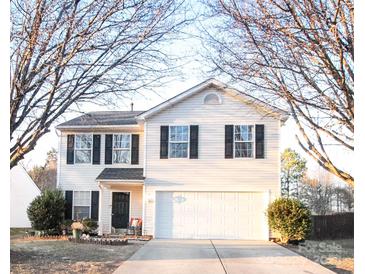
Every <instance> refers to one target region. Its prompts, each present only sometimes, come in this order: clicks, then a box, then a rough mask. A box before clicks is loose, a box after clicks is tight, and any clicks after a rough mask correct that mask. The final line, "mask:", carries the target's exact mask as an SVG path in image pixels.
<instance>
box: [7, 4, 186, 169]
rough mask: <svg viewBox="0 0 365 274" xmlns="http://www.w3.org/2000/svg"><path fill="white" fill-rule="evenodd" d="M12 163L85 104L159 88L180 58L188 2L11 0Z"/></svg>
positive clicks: (103, 101)
mask: <svg viewBox="0 0 365 274" xmlns="http://www.w3.org/2000/svg"><path fill="white" fill-rule="evenodd" d="M11 19H12V29H11V90H10V97H11V101H10V139H11V144H10V147H11V148H10V162H11V164H10V166H11V167H12V166H14V165H16V164H17V163H18V161H19V160H21V159H23V158H24V155H25V154H27V153H28V152H29V151H31V150H33V149H34V147H35V145H36V143H37V141H38V140H39V139H40V138H41V137H42V136H43V135H44V134H46V133H47V132H48V131H49V128H50V126H51V125H52V123H54V122H55V121H56V120H57V119H58V118H59V117H60V115H62V114H63V113H65V112H66V111H67V110H69V109H70V108H72V106H75V105H76V104H77V103H80V102H94V103H99V104H102V103H106V102H110V101H111V100H112V98H119V100H120V99H121V98H124V97H123V95H124V94H127V93H131V92H136V91H139V90H142V89H145V90H148V89H152V88H153V87H157V86H160V85H161V84H162V83H163V82H164V81H165V79H168V78H169V77H171V76H172V75H174V74H173V73H176V72H173V68H174V66H175V64H174V63H175V62H176V58H177V57H174V56H171V54H168V53H166V52H165V51H164V50H163V49H164V48H166V45H168V43H170V42H171V41H174V40H175V39H177V38H179V37H180V33H181V30H182V28H183V27H184V26H185V25H187V24H188V23H189V22H190V21H191V20H193V18H190V19H189V18H188V17H187V10H186V6H185V3H184V0H181V1H180V0H162V1H152V0H134V1H132V0H131V1H125V0H65V1H59V0H25V1H17V0H12V1H11Z"/></svg>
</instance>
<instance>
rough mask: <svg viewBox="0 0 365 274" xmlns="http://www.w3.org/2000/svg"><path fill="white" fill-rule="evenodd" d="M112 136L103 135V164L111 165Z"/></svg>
mask: <svg viewBox="0 0 365 274" xmlns="http://www.w3.org/2000/svg"><path fill="white" fill-rule="evenodd" d="M112 154H113V134H107V135H105V164H106V165H111V164H112V157H113V155H112Z"/></svg>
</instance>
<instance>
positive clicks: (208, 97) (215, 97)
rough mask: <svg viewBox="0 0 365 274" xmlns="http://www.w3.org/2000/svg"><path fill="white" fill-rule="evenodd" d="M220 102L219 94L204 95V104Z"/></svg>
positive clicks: (217, 103)
mask: <svg viewBox="0 0 365 274" xmlns="http://www.w3.org/2000/svg"><path fill="white" fill-rule="evenodd" d="M221 103H222V100H221V98H220V96H219V95H218V94H216V93H213V92H212V93H208V94H207V95H205V97H204V104H205V105H219V104H221Z"/></svg>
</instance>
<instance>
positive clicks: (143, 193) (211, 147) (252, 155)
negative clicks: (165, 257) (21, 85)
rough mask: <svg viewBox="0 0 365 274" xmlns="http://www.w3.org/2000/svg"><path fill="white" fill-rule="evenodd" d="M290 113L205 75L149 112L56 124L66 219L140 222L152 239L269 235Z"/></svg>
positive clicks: (104, 227) (113, 225) (110, 225)
mask: <svg viewBox="0 0 365 274" xmlns="http://www.w3.org/2000/svg"><path fill="white" fill-rule="evenodd" d="M286 119H287V114H286V113H285V112H283V111H281V110H279V109H276V108H273V107H270V106H268V105H267V104H265V102H262V101H260V100H258V99H255V98H252V97H250V96H248V95H247V94H244V93H243V92H240V91H238V90H236V89H234V88H231V87H228V86H226V85H225V84H223V83H221V82H219V81H217V80H214V79H210V80H207V81H205V82H203V83H201V84H199V85H197V86H194V87H192V88H191V89H189V90H187V91H185V92H183V93H181V94H179V95H177V96H175V97H173V98H171V99H169V100H167V101H165V102H163V103H161V104H159V105H157V106H155V107H153V108H151V109H149V110H147V111H103V112H91V113H89V114H86V115H82V116H80V117H77V118H75V119H72V120H70V121H67V122H65V123H63V124H60V125H59V126H57V129H58V131H59V136H60V137H59V138H60V139H59V140H60V141H59V166H58V187H59V188H61V189H62V190H64V191H65V197H66V201H67V206H66V212H65V215H66V216H65V217H66V218H68V219H78V218H85V217H91V218H94V219H96V220H98V222H99V233H100V234H109V233H115V232H116V231H117V232H118V231H120V229H124V228H126V226H127V224H128V222H129V220H130V219H131V218H132V217H135V218H142V220H143V234H146V235H152V236H154V237H156V238H191V239H268V238H269V228H268V225H267V220H266V217H265V210H266V208H267V205H268V204H269V202H270V201H272V200H273V199H275V198H276V197H278V196H279V195H280V152H279V140H280V127H281V125H282V124H283V122H285V120H286Z"/></svg>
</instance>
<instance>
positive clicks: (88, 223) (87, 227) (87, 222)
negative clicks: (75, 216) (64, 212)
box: [82, 218, 98, 234]
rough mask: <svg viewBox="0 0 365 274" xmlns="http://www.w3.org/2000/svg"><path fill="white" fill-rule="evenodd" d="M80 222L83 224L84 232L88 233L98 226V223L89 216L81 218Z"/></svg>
mask: <svg viewBox="0 0 365 274" xmlns="http://www.w3.org/2000/svg"><path fill="white" fill-rule="evenodd" d="M82 224H83V225H84V232H85V233H88V234H89V233H92V232H93V231H94V230H95V229H97V228H98V223H97V222H96V221H94V220H92V219H89V218H86V219H83V220H82Z"/></svg>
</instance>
